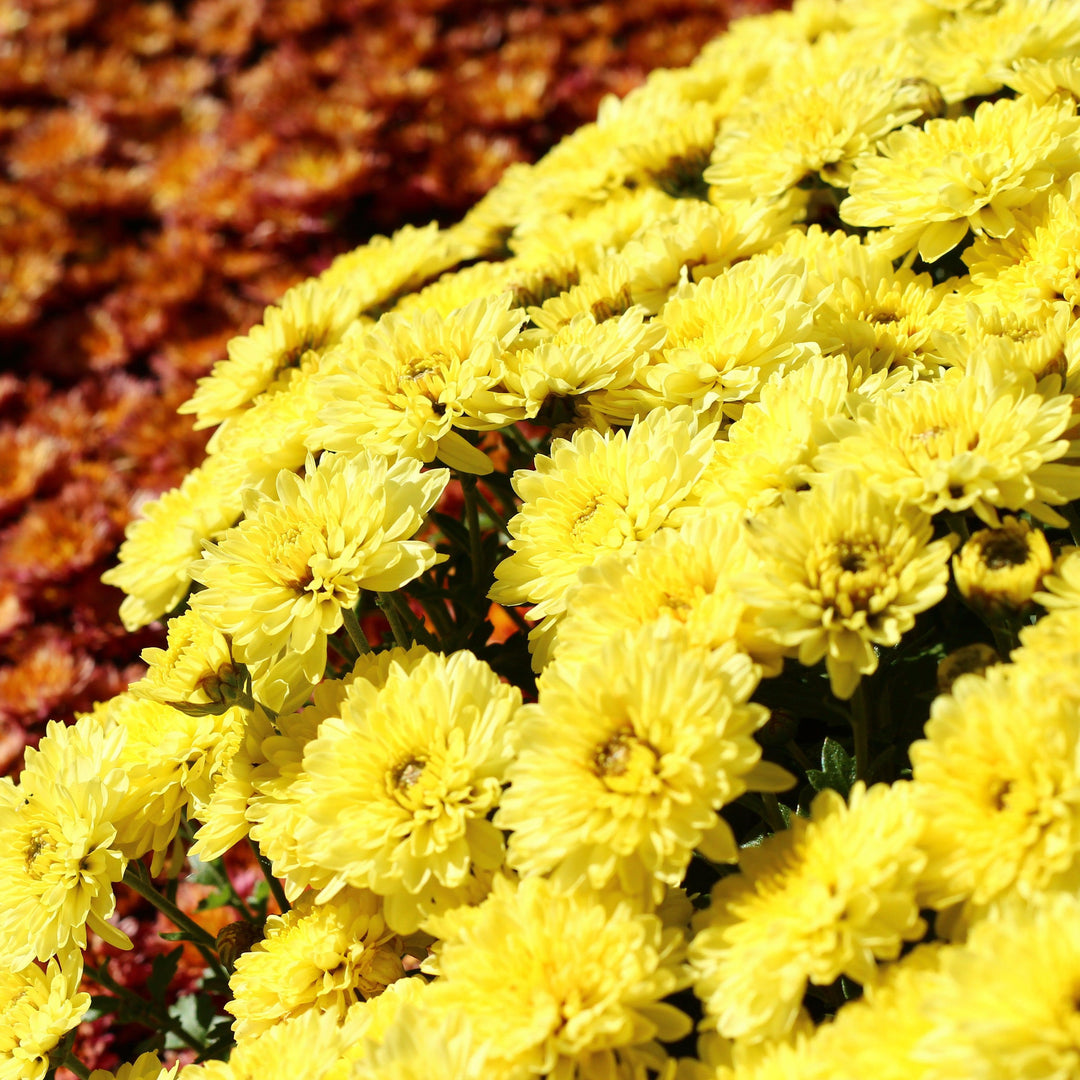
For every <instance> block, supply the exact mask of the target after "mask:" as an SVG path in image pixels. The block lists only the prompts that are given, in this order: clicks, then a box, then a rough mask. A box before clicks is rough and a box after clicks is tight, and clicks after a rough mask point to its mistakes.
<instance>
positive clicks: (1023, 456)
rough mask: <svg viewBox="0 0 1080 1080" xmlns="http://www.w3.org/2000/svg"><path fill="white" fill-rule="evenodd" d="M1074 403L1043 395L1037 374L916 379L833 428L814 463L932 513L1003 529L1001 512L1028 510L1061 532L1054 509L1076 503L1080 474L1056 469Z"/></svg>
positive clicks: (972, 372) (984, 369) (979, 367)
mask: <svg viewBox="0 0 1080 1080" xmlns="http://www.w3.org/2000/svg"><path fill="white" fill-rule="evenodd" d="M1071 408H1072V398H1071V397H1070V396H1067V395H1058V396H1056V397H1052V398H1044V397H1042V396H1041V395H1040V394H1039V393H1037V392H1036V389H1035V380H1034V377H1033V376H1032V375H1030V374H1029V373H1027V372H1023V371H1011V372H1002V371H1001V370H1000V369H998V368H996V367H995V366H994V365H992V364H976V365H975V366H974V367H973V368H972V369H969V370H967V371H965V372H963V373H962V374H959V373H958V374H957V375H956V376H954V377H949V375H946V376H945V377H943V378H941V379H938V380H937V381H935V382H917V383H913V384H912V385H911V386H908V387H906V388H905V389H903V390H901V391H899V392H897V393H894V394H891V395H889V396H888V397H886V398H885V399H884V400H883V401H881V402H880V404H870V403H868V404H866V405H864V406H862V408H860V409H859V411H858V412H857V413H856V416H855V419H847V418H843V417H841V418H836V419H833V420H830V421H828V426H829V428H830V430H831V432H832V434H833V435H834V437H836V439H837V440H838V441H836V442H830V443H826V444H825V445H824V446H822V448H821V451H820V453H819V454H818V456H817V457H816V458H815V461H814V465H815V467H816V468H818V469H821V470H823V471H827V470H833V469H837V468H843V469H853V470H855V471H856V472H857V473H858V474H859V476H860V477H861V479H862V482H863V483H865V484H867V485H869V486H870V487H872V488H874V489H875V490H877V491H879V492H880V493H881V494H882V495H885V496H887V497H889V498H891V499H896V500H898V501H903V502H908V503H913V504H915V505H916V506H918V507H920V508H921V509H922V510H924V511H926V513H928V514H936V513H938V512H939V511H941V510H949V511H952V512H954V513H955V512H963V511H965V510H972V511H974V513H976V514H977V515H978V516H979V517H980V518H981V519H982V520H983V521H984V522H985V523H986V524H987V525H990V526H992V527H994V528H997V527H999V526H1000V519H999V517H998V509H1005V510H1014V511H1015V510H1027V511H1028V512H1029V513H1030V514H1032V516H1034V517H1036V518H1038V519H1039V520H1040V521H1044V522H1046V523H1047V524H1049V525H1056V526H1058V527H1059V528H1064V527H1065V525H1066V521H1065V519H1064V518H1063V517H1062V516H1061V515H1060V514H1058V513H1057V512H1056V511H1055V510H1053V509H1052V505H1051V504H1053V505H1060V504H1062V503H1066V502H1069V501H1070V500H1072V499H1075V498H1077V497H1080V470H1078V469H1077V468H1076V467H1075V466H1072V465H1065V464H1059V463H1058V462H1057V459H1058V458H1060V457H1063V456H1064V455H1065V454H1066V453H1067V452H1068V450H1069V442H1068V440H1067V439H1064V438H1062V437H1061V436H1062V433H1063V432H1064V431H1065V430H1066V429H1067V428H1068V427H1069V425H1070V424H1071V423H1072V412H1071Z"/></svg>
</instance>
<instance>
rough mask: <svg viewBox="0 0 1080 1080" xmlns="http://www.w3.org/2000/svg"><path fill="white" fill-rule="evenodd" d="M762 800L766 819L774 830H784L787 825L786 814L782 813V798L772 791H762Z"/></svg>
mask: <svg viewBox="0 0 1080 1080" xmlns="http://www.w3.org/2000/svg"><path fill="white" fill-rule="evenodd" d="M760 794H761V802H762V805H763V806H764V807H765V820H766V821H768V823H769V824H770V825H771V826H772V831H773V832H777V833H778V832H783V831H784V830H785V829H786V828H787V825H786V824H785V822H784V815H783V814H781V813H780V800H779V799H778V798H777V797H776V795H775V794H774V793H773V792H771V791H762V792H761V793H760Z"/></svg>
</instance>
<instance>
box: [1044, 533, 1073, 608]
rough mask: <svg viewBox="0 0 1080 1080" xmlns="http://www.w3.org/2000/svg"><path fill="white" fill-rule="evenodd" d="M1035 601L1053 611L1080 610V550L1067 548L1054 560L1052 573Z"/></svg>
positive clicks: (1046, 578) (1048, 575) (1045, 580)
mask: <svg viewBox="0 0 1080 1080" xmlns="http://www.w3.org/2000/svg"><path fill="white" fill-rule="evenodd" d="M1042 588H1043V591H1042V592H1038V593H1036V594H1035V600H1036V601H1038V603H1040V604H1042V606H1043V607H1044V608H1048V609H1049V610H1051V611H1054V610H1056V609H1062V608H1064V609H1069V608H1080V548H1076V547H1067V548H1065V549H1064V551H1062V552H1061V554H1059V555H1058V557H1057V558H1056V559H1055V560H1054V566H1053V570H1052V572H1051V573H1049V574H1047V576H1046V577H1045V578H1043V580H1042Z"/></svg>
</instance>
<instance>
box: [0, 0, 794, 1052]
mask: <svg viewBox="0 0 1080 1080" xmlns="http://www.w3.org/2000/svg"><path fill="white" fill-rule="evenodd" d="M776 6H783V5H777V4H775V3H773V2H771V0H608V2H594V0H577V2H574V0H570V2H561V3H560V2H555V0H547V2H531V3H524V2H507V0H504V2H498V0H495V2H487V3H482V2H475V0H382V2H372V0H367V2H365V0H194V2H192V3H184V2H181V0H174V2H171V3H167V2H164V0H155V2H149V3H147V2H145V0H0V357H2V359H0V772H4V773H12V772H15V771H17V770H18V768H19V767H20V764H21V760H22V752H23V749H24V746H25V745H27V744H29V745H34V744H36V742H37V739H38V738H39V737H40V735H41V734H42V733H43V731H44V725H45V722H46V720H48V719H56V720H61V721H67V720H70V719H72V718H73V716H74V715H75V713H76V712H77V711H80V710H85V709H88V708H90V707H91V705H92V704H93V703H94V702H95V701H99V700H102V699H105V698H109V697H111V696H113V695H114V694H116V693H118V692H120V691H121V690H122V689H123V688H124V687H125V686H126V685H127V684H128V683H129V682H130V681H132V680H133V679H135V678H137V677H139V676H140V675H141V674H142V671H143V670H144V666H143V665H142V664H141V663H140V661H139V653H140V651H141V650H142V649H143V648H145V647H147V646H152V645H160V644H162V643H163V639H164V631H163V629H162V628H161V627H160V625H158V624H155V625H153V626H150V627H148V628H147V629H145V630H144V631H141V632H139V633H137V634H127V633H126V632H125V631H124V629H123V627H122V626H121V624H120V621H119V618H118V616H117V608H118V606H119V601H120V599H121V593H120V592H119V590H117V589H114V588H112V587H110V586H106V585H103V584H101V582H100V576H101V573H102V571H103V570H105V569H106V568H107V567H109V566H110V565H112V564H113V563H114V562H115V552H116V548H117V547H118V546H119V543H120V541H121V539H122V537H123V532H124V527H125V526H126V525H127V523H128V522H129V521H130V520H131V519H132V517H133V516H134V515H136V514H137V513H138V511H139V508H140V506H142V505H143V504H144V503H145V502H147V501H148V500H151V499H154V498H156V497H157V496H159V495H160V494H161V493H162V492H164V491H167V490H169V489H170V488H172V487H174V486H176V485H177V484H179V482H180V481H181V480H182V479H183V477H184V476H185V475H186V474H187V473H188V472H189V471H190V470H191V469H192V468H194V467H195V466H196V465H197V464H198V463H199V462H200V461H201V460H202V458H203V448H204V445H205V442H206V438H207V433H206V432H195V431H193V430H192V421H191V418H190V417H187V416H180V415H178V414H177V413H176V408H177V406H178V405H179V404H180V403H181V402H183V401H185V400H186V399H187V398H189V397H190V396H191V393H192V391H193V389H194V386H195V380H196V379H197V378H198V377H199V376H201V375H204V374H206V373H207V372H208V371H209V369H210V367H211V366H212V364H213V363H214V362H215V361H216V360H219V359H222V358H223V357H224V355H225V347H226V344H227V342H228V341H229V339H230V338H232V337H234V336H236V335H239V334H242V333H244V332H246V331H247V330H248V329H249V328H250V327H251V326H252V325H253V324H255V323H256V322H258V321H259V320H260V319H261V317H262V312H263V309H264V307H265V306H266V305H268V304H270V303H273V302H274V301H275V300H277V299H278V298H279V297H280V296H281V295H282V293H284V291H285V290H286V289H287V288H289V287H290V286H292V285H293V284H295V283H297V282H299V281H301V280H303V279H304V278H306V277H308V276H310V275H312V274H315V273H317V272H319V271H320V270H321V269H323V268H324V267H325V266H326V265H327V264H328V263H329V261H330V260H331V259H332V258H333V257H334V256H335V255H337V254H339V253H340V252H342V251H346V250H349V249H351V248H353V247H355V246H357V245H358V244H361V243H363V242H364V241H366V240H367V239H368V238H369V237H370V236H372V235H373V234H376V233H389V232H392V231H393V230H394V229H396V228H398V227H400V226H401V225H404V224H408V223H425V222H427V221H430V220H432V219H435V220H438V221H439V222H440V223H443V224H445V223H448V222H451V221H454V220H456V219H457V218H458V217H459V216H460V215H461V213H462V212H463V211H464V210H465V209H466V208H468V207H469V206H471V205H472V204H473V203H474V202H475V201H476V200H477V199H478V198H479V196H481V195H482V194H483V193H484V192H485V191H487V190H488V189H489V188H490V187H491V186H492V185H493V184H494V183H495V181H496V180H497V179H498V177H499V176H500V174H501V173H502V171H503V169H504V168H505V167H506V166H507V165H509V164H510V163H512V162H515V161H532V160H535V159H536V158H538V157H539V156H540V155H542V154H543V153H544V152H545V151H546V150H547V149H548V148H549V147H551V146H552V145H553V144H554V143H555V142H557V141H558V140H559V138H561V137H562V136H563V135H565V134H567V133H569V132H571V131H573V130H574V129H575V128H577V127H578V126H579V125H580V124H582V123H583V122H585V121H587V120H590V119H592V118H593V117H594V115H595V113H596V109H597V106H598V104H599V102H600V100H601V98H602V97H603V96H604V95H605V94H609V93H614V94H617V95H623V94H625V93H626V92H627V91H628V90H630V89H631V88H632V87H634V86H635V85H637V84H638V83H640V82H641V81H642V79H643V78H644V76H645V75H646V74H647V73H648V72H649V71H650V70H651V69H653V68H655V67H660V66H663V67H675V66H680V65H684V64H686V63H688V62H689V61H690V60H691V59H692V58H693V56H694V55H695V54H696V53H697V51H698V50H699V49H700V47H701V46H702V45H703V44H704V43H705V42H706V41H708V40H709V39H710V38H711V37H713V36H715V35H716V34H718V33H720V32H722V31H723V29H724V27H725V26H726V24H727V21H728V19H729V18H731V17H734V16H737V15H740V14H748V13H752V12H755V11H764V10H768V9H770V8H773V7H776ZM190 887H193V888H198V886H190ZM129 956H130V954H129ZM130 962H131V963H132V964H135V963H137V962H138V958H137V957H136V958H132V960H131V961H130ZM92 1056H93V1055H91V1057H92Z"/></svg>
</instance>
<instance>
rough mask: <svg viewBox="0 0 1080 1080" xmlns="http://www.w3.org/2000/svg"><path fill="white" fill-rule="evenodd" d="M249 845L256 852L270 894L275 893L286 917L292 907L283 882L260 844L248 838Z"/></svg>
mask: <svg viewBox="0 0 1080 1080" xmlns="http://www.w3.org/2000/svg"><path fill="white" fill-rule="evenodd" d="M248 843H249V844H250V845H251V850H252V851H253V852H255V860H256V862H258V864H259V869H260V870H261V871H262V872H263V876H264V877H265V878H266V884H267V885H269V886H270V892H271V893H273V895H274V899H275V900H276V901H277V905H278V908H279V909H280V911H281V914H282V915H284V914H285V912H286V911H288V910H289V908H290V907H291V906H292V905H291V904H290V903H289V900H288V897H286V895H285V890H284V889H283V888H282V885H281V882H280V881H279V880H278V878H277V876H276V875H275V874H274V868H273V866H271V865H270V860H269V859H268V858H267V857H266V856H265V855H264V854H263V853H262V851H260V850H259V845H258V843H256V841H254V840H252V839H251V837H250V836H249V837H248Z"/></svg>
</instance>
